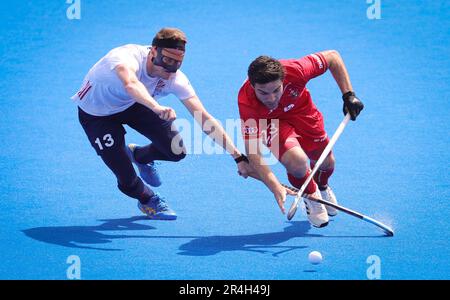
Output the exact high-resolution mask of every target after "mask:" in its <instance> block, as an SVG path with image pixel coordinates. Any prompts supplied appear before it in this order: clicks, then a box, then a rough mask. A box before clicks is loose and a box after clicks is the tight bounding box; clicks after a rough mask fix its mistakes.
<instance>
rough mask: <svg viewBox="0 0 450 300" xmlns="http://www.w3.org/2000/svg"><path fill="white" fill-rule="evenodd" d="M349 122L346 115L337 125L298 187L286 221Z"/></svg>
mask: <svg viewBox="0 0 450 300" xmlns="http://www.w3.org/2000/svg"><path fill="white" fill-rule="evenodd" d="M349 120H350V114H349V113H347V114H346V115H345V117H344V120H343V121H342V122H341V124H339V127H338V128H337V129H336V132H335V133H334V134H333V136H332V137H331V140H330V142H329V143H328V145H327V146H326V147H325V149H324V150H323V152H322V155H320V157H319V160H318V161H317V163H316V165H315V166H314V169H313V170H312V172H311V174H309V176H308V178H307V179H306V181H305V183H303V185H302V186H301V187H300V189H299V191H298V193H297V196H296V197H295V199H294V202H293V203H292V205H291V208H290V209H289V212H288V214H287V219H288V220H291V219H292V218H293V217H294V215H295V213H296V212H297V208H298V203H299V201H300V198H301V197H302V195H303V192H304V191H305V189H306V187H307V186H308V184H309V182H310V181H311V179H312V178H313V177H314V174H316V172H317V170H318V169H319V167H320V165H321V164H322V163H323V161H324V160H325V158H326V157H327V156H328V154H329V153H330V151H331V149H332V148H333V146H334V144H335V143H336V141H337V139H338V138H339V136H340V135H341V134H342V132H343V131H344V128H345V126H346V125H347V123H348V121H349Z"/></svg>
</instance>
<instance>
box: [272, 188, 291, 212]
mask: <svg viewBox="0 0 450 300" xmlns="http://www.w3.org/2000/svg"><path fill="white" fill-rule="evenodd" d="M287 193H288V190H287V189H286V188H284V187H283V186H282V185H279V186H278V188H277V189H276V190H275V191H274V193H273V196H274V197H275V200H276V201H277V203H278V206H279V207H280V210H281V213H282V214H283V215H284V214H285V213H286V210H285V209H284V203H285V202H286V194H287Z"/></svg>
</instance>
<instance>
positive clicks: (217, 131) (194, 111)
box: [183, 96, 248, 178]
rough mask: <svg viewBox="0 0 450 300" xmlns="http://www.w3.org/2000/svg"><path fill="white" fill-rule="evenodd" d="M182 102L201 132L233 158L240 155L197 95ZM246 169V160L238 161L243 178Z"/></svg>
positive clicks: (246, 174) (246, 171)
mask: <svg viewBox="0 0 450 300" xmlns="http://www.w3.org/2000/svg"><path fill="white" fill-rule="evenodd" d="M183 104H184V106H186V108H187V109H188V111H189V112H190V113H191V115H192V116H193V117H194V119H195V121H196V122H197V123H198V124H199V125H200V127H201V128H202V130H203V132H205V133H206V134H207V135H208V136H209V137H210V138H211V139H212V140H213V141H214V142H215V143H217V144H218V145H219V146H221V147H222V148H223V149H225V150H226V151H227V152H228V153H229V154H230V155H231V156H232V157H233V159H237V158H239V157H240V156H241V155H242V154H241V152H240V151H239V150H238V149H237V148H236V146H235V145H234V143H233V141H232V140H231V138H230V137H229V136H228V134H227V133H226V132H225V130H224V129H223V127H222V126H221V125H220V124H219V122H217V120H216V119H215V118H214V117H213V116H211V114H210V113H208V111H207V110H206V109H205V107H204V106H203V104H202V102H201V101H200V99H199V98H198V97H197V96H193V97H191V98H189V99H186V100H184V101H183ZM247 169H248V163H247V162H246V161H241V162H239V163H238V172H239V175H241V176H243V177H244V178H247V176H248V170H247Z"/></svg>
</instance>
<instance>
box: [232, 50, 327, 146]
mask: <svg viewBox="0 0 450 300" xmlns="http://www.w3.org/2000/svg"><path fill="white" fill-rule="evenodd" d="M280 62H281V64H282V65H283V67H284V69H285V78H284V81H283V95H282V96H281V99H280V102H279V104H278V107H277V108H276V109H274V110H270V109H268V108H267V107H266V106H265V105H264V104H263V103H261V102H260V101H259V100H258V99H257V97H256V94H255V90H254V89H253V87H252V86H251V84H250V81H249V80H248V79H247V80H246V81H245V82H244V84H243V85H242V87H241V89H240V90H239V96H238V105H239V114H240V117H241V119H242V121H243V126H242V134H243V137H244V139H249V138H252V137H260V135H261V133H262V132H264V130H266V129H265V128H260V127H261V126H260V124H259V123H260V122H259V121H260V120H268V121H269V122H270V120H272V119H278V120H279V122H280V124H281V123H283V122H287V123H289V124H290V125H291V126H292V127H295V129H296V131H298V133H299V134H301V135H305V136H309V137H314V138H318V137H323V136H324V133H325V130H324V125H323V117H322V114H321V113H320V112H319V111H318V110H317V107H316V106H315V105H314V103H313V102H312V98H311V95H310V93H309V91H308V89H307V88H306V84H307V83H308V81H309V80H310V79H312V78H314V77H317V76H319V75H322V74H323V73H325V71H326V70H327V69H328V64H327V62H326V60H325V58H324V56H323V55H322V54H320V53H315V54H310V55H308V56H305V57H302V58H300V59H286V60H280ZM249 120H256V126H254V125H248V124H255V122H253V123H252V122H248V121H249ZM245 122H246V123H245ZM244 123H245V124H244ZM325 135H326V133H325Z"/></svg>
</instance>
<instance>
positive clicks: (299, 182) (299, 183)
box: [288, 170, 317, 194]
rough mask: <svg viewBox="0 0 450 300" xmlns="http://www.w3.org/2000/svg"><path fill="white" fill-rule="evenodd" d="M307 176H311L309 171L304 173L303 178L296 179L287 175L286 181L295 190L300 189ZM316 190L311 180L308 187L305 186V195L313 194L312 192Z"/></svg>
mask: <svg viewBox="0 0 450 300" xmlns="http://www.w3.org/2000/svg"><path fill="white" fill-rule="evenodd" d="M309 174H311V170H308V171H307V172H306V175H305V176H304V177H303V178H300V179H298V178H296V177H294V175H292V174H289V173H288V179H289V182H290V183H291V184H292V185H293V186H294V187H296V188H298V189H299V188H301V186H302V185H303V183H305V181H306V179H307V178H308V176H309ZM316 189H317V186H316V184H315V183H314V180H311V181H310V182H309V183H308V185H307V186H306V189H305V193H307V194H314V192H315V191H316Z"/></svg>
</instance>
